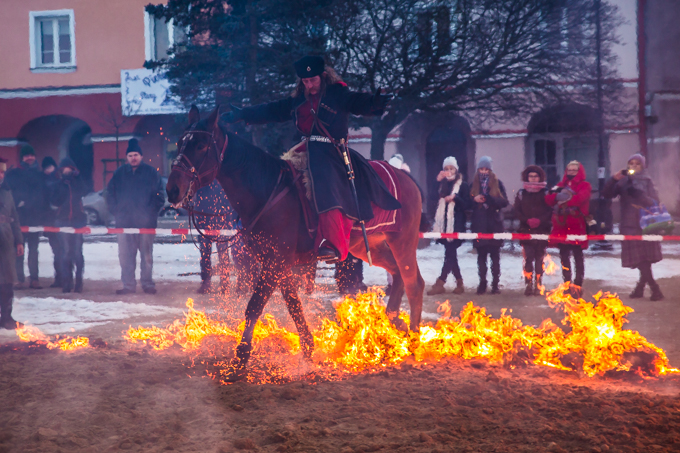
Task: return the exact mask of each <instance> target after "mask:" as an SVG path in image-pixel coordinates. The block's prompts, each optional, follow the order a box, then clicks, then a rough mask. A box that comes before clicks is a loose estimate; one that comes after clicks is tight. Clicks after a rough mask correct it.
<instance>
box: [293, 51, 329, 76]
mask: <svg viewBox="0 0 680 453" xmlns="http://www.w3.org/2000/svg"><path fill="white" fill-rule="evenodd" d="M293 65H294V66H295V72H296V73H297V76H298V77H300V78H301V79H307V78H309V77H315V76H318V75H321V73H322V72H323V71H324V67H325V63H324V61H323V57H320V56H318V55H307V56H306V57H302V58H300V59H299V60H298V61H296V62H295V63H293Z"/></svg>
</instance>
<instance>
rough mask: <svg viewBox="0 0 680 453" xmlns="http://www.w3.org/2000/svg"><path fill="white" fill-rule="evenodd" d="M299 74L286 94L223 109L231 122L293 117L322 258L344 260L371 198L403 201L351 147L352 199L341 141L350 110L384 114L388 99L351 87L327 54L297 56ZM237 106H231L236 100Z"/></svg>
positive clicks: (385, 205) (382, 203)
mask: <svg viewBox="0 0 680 453" xmlns="http://www.w3.org/2000/svg"><path fill="white" fill-rule="evenodd" d="M294 65H295V71H296V73H297V75H298V77H299V79H300V80H299V81H298V84H297V87H296V89H295V91H294V92H293V94H292V95H291V96H289V97H287V98H285V99H281V100H279V101H275V102H270V103H266V104H260V105H256V106H253V107H246V108H243V109H238V108H233V110H232V111H231V112H229V113H226V114H224V115H222V119H223V120H224V121H226V122H228V123H234V122H237V121H241V120H243V121H245V122H246V123H248V124H264V123H270V122H284V121H289V120H295V125H296V127H297V135H296V138H297V140H298V141H299V143H298V144H297V145H295V146H294V147H293V148H292V149H291V150H290V151H289V153H306V157H307V158H306V159H305V160H306V162H307V170H308V174H309V183H310V185H311V202H312V206H313V207H314V208H315V209H316V212H317V213H318V214H319V226H318V230H317V236H316V242H315V246H316V247H317V249H318V258H319V259H320V260H323V261H329V262H332V261H335V260H338V259H339V260H344V259H345V258H347V253H348V252H349V240H350V231H351V229H352V226H353V224H354V222H355V221H360V220H364V221H368V220H370V219H371V218H373V210H372V207H371V203H373V204H375V205H377V206H379V207H380V208H382V209H385V210H395V209H399V208H400V207H401V204H400V203H399V202H398V201H397V200H396V199H395V198H394V197H392V195H391V194H390V192H389V190H388V189H387V187H386V186H385V184H384V183H383V182H382V180H381V179H380V177H379V176H378V174H377V173H376V172H375V170H373V168H372V167H371V166H370V165H369V163H368V161H367V160H366V159H364V158H363V157H362V156H361V155H360V154H359V153H357V152H356V151H354V150H351V149H350V150H349V154H350V160H351V165H352V167H353V170H354V174H355V177H356V180H355V183H356V188H357V195H358V203H359V211H360V212H357V208H356V203H355V201H354V200H353V195H352V192H351V187H350V182H349V180H348V172H347V169H346V167H345V164H344V162H343V159H342V153H341V148H340V147H341V146H346V143H347V134H348V123H349V115H350V114H353V115H381V114H382V113H383V111H384V110H385V108H386V107H387V103H388V101H389V99H390V97H389V96H386V95H381V94H380V92H379V91H378V92H376V93H375V95H373V94H370V93H358V92H353V91H350V90H349V88H348V87H347V85H346V84H345V83H344V82H343V81H342V80H341V79H340V78H339V77H338V76H337V75H336V73H335V71H333V69H332V68H330V67H329V66H326V65H325V63H324V59H323V57H320V56H306V57H304V58H302V59H300V60H298V61H296V62H295V64H294ZM232 107H233V106H232Z"/></svg>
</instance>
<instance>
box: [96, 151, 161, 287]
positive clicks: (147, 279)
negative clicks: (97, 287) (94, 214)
mask: <svg viewBox="0 0 680 453" xmlns="http://www.w3.org/2000/svg"><path fill="white" fill-rule="evenodd" d="M125 157H126V159H127V163H126V164H125V165H122V166H120V167H119V168H118V169H117V170H116V171H115V172H114V173H113V176H111V180H110V181H109V183H108V184H107V186H106V205H107V207H108V209H109V212H110V213H111V214H112V215H113V217H114V218H115V220H116V227H117V228H156V226H157V225H158V213H159V211H160V210H161V208H162V207H163V204H164V203H165V196H164V192H165V188H164V187H163V185H162V183H161V178H160V176H159V175H158V172H157V171H156V169H155V168H153V167H152V166H151V165H149V164H147V163H145V162H143V161H142V149H141V148H140V146H139V142H138V141H137V139H134V138H132V139H130V140H129V141H128V148H127V151H126V155H125ZM153 241H154V235H153V234H132V233H130V234H128V233H126V234H119V235H118V259H119V261H120V267H121V272H120V279H121V282H122V283H123V288H122V289H118V290H116V294H118V295H123V294H132V293H134V292H135V291H136V287H137V281H136V280H135V268H136V267H137V252H139V257H140V268H141V273H140V277H141V278H140V283H141V285H142V289H143V290H144V292H145V293H147V294H156V284H155V283H154V281H153Z"/></svg>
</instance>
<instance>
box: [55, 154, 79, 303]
mask: <svg viewBox="0 0 680 453" xmlns="http://www.w3.org/2000/svg"><path fill="white" fill-rule="evenodd" d="M57 173H58V176H59V182H58V183H57V184H56V186H55V187H54V190H53V192H52V197H51V199H50V203H51V204H52V205H53V206H56V207H57V213H56V219H55V222H54V224H55V226H58V227H72V228H82V227H84V226H85V225H86V223H87V217H86V216H85V211H84V210H83V195H85V193H86V192H87V186H86V184H85V182H84V181H83V180H82V178H81V177H80V172H79V171H78V168H77V167H76V164H75V162H73V160H72V159H70V158H69V157H66V158H64V159H63V160H62V161H61V163H60V164H59V170H57ZM58 238H59V246H60V249H61V276H62V280H61V284H62V286H61V289H62V291H63V292H65V293H70V292H71V290H73V291H75V292H77V293H81V292H83V271H84V268H85V259H84V258H83V235H82V234H74V233H58ZM74 267H75V270H76V278H75V284H74V282H73V268H74Z"/></svg>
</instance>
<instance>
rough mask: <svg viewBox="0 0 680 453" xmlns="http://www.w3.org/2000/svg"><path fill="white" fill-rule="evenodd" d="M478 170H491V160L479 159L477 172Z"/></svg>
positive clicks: (484, 157)
mask: <svg viewBox="0 0 680 453" xmlns="http://www.w3.org/2000/svg"><path fill="white" fill-rule="evenodd" d="M480 168H488V169H489V170H493V159H491V158H490V157H489V156H482V157H480V158H479V162H477V170H479V169H480Z"/></svg>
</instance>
